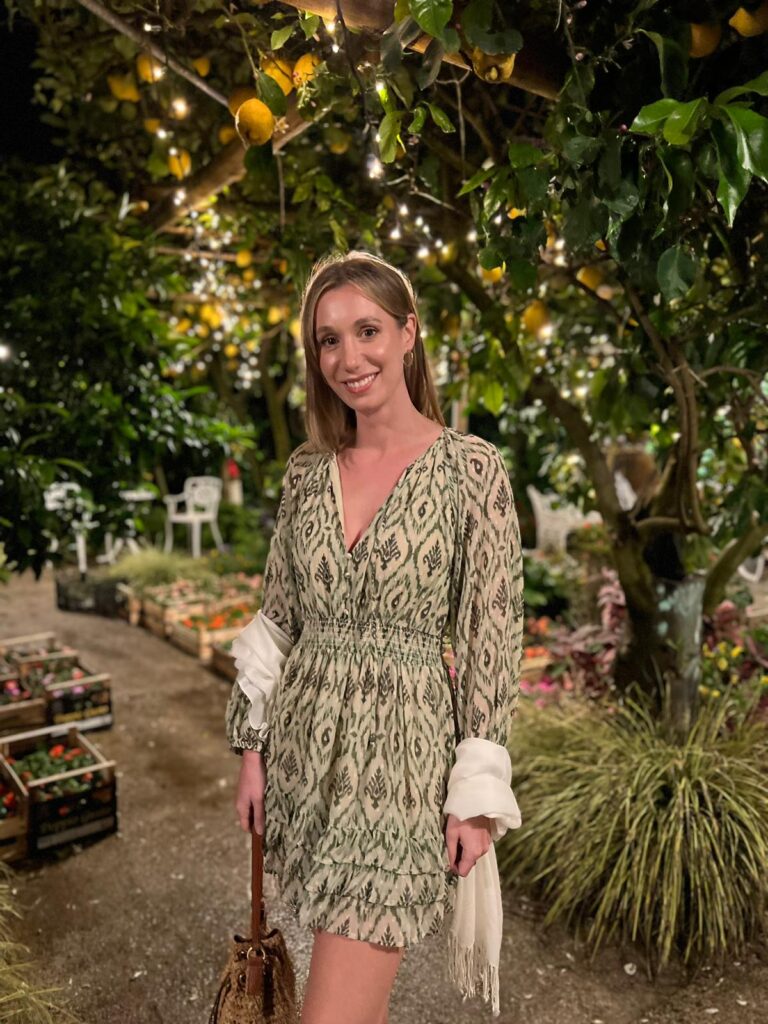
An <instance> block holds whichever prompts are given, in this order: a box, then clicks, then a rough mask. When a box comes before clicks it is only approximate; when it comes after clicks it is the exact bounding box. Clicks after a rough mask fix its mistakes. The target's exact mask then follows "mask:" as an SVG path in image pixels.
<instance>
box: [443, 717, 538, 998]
mask: <svg viewBox="0 0 768 1024" xmlns="http://www.w3.org/2000/svg"><path fill="white" fill-rule="evenodd" d="M511 781H512V763H511V761H510V757H509V751H508V750H507V749H506V747H503V746H501V744H499V743H492V742H491V741H490V740H484V739H480V738H479V737H476V736H469V737H467V739H465V740H462V741H461V743H459V744H458V746H457V747H456V762H455V764H454V766H453V768H452V770H451V774H450V776H449V778H448V796H447V798H446V801H445V806H444V808H443V813H444V814H453V815H455V816H456V817H457V818H459V820H461V821H463V820H465V819H466V818H474V817H477V816H479V815H484V816H485V817H487V818H490V819H491V840H492V842H491V846H490V847H489V849H488V852H487V853H486V854H484V855H483V856H482V857H480V858H479V860H477V861H476V862H475V865H474V867H473V868H472V870H471V871H470V872H469V874H468V875H467V876H466V877H463V878H462V877H460V878H459V880H458V884H457V888H456V902H455V904H454V910H453V920H452V922H451V928H450V934H449V936H448V952H449V958H450V968H449V969H450V974H451V979H452V980H453V981H454V982H455V983H456V985H457V986H458V988H459V991H460V992H461V994H462V995H463V996H464V998H465V999H466V998H467V997H468V996H473V995H475V993H476V991H477V989H478V987H479V989H480V993H481V995H482V997H483V999H484V1000H485V1001H486V1002H489V1001H490V1003H491V1010H492V1012H493V1016H494V1017H498V1015H499V1012H500V1010H499V957H500V954H501V933H502V927H503V915H502V906H501V885H500V882H499V871H498V868H497V866H496V851H495V849H494V846H493V843H494V842H495V841H496V840H497V839H501V837H502V836H503V835H504V833H505V832H506V831H507V829H508V828H519V827H520V823H521V817H520V811H519V809H518V806H517V801H516V800H515V795H514V793H513V792H512V790H511V788H510V783H511Z"/></svg>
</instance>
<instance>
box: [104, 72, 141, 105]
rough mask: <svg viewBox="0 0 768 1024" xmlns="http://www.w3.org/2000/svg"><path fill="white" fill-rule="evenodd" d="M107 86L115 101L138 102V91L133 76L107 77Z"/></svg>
mask: <svg viewBox="0 0 768 1024" xmlns="http://www.w3.org/2000/svg"><path fill="white" fill-rule="evenodd" d="M107 85H108V86H109V91H110V92H111V93H112V95H113V96H114V97H115V99H116V100H127V102H128V103H138V102H139V90H138V89H137V88H136V82H135V80H134V77H133V75H130V74H129V75H107Z"/></svg>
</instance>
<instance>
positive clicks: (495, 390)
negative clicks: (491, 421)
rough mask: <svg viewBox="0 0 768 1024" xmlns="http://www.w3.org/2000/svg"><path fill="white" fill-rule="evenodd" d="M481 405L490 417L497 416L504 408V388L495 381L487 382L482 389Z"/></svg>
mask: <svg viewBox="0 0 768 1024" xmlns="http://www.w3.org/2000/svg"><path fill="white" fill-rule="evenodd" d="M483 405H484V406H485V408H486V409H487V410H488V412H489V413H490V414H491V415H492V416H498V415H499V413H500V412H501V410H502V408H503V407H504V388H503V387H502V386H501V384H499V382H498V381H497V380H489V381H488V382H487V384H486V385H485V387H484V388H483Z"/></svg>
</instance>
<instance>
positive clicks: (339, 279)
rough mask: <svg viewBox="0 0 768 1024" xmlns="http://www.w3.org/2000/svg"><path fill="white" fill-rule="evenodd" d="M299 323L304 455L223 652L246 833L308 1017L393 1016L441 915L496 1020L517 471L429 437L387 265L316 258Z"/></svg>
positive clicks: (294, 460)
mask: <svg viewBox="0 0 768 1024" xmlns="http://www.w3.org/2000/svg"><path fill="white" fill-rule="evenodd" d="M301 326H302V337H303V344H304V351H305V355H306V368H307V410H306V416H307V431H308V435H309V441H307V442H304V443H303V444H301V445H299V447H298V448H297V449H296V450H295V451H294V452H293V454H292V455H291V457H290V459H289V461H288V466H287V468H286V472H285V477H284V481H283V492H282V496H281V501H280V507H279V510H278V514H277V521H276V525H275V532H274V535H273V538H272V543H271V547H270V554H269V559H268V565H267V568H266V571H265V578H264V596H263V604H262V608H261V611H260V612H259V614H258V615H257V616H256V618H255V619H254V620H253V622H252V623H250V624H249V625H248V626H247V627H246V629H245V630H243V632H242V633H241V635H240V636H239V637H238V639H237V640H236V641H235V643H234V645H233V654H234V655H235V659H236V666H237V669H238V679H237V681H236V683H235V685H234V686H233V689H232V696H231V699H230V702H229V705H228V708H227V733H228V738H229V743H230V747H231V748H232V749H233V750H234V751H235V752H237V753H241V754H243V763H242V765H241V770H240V779H239V784H238V792H237V800H236V806H237V811H238V816H239V820H240V824H241V826H242V827H243V828H244V829H246V830H247V829H248V828H249V827H250V820H251V816H253V822H254V827H255V828H256V830H257V831H258V832H259V833H262V832H263V831H264V830H265V825H266V831H265V839H264V848H265V870H267V871H271V872H274V874H275V875H276V876H277V879H278V882H279V884H280V888H281V891H282V896H283V898H284V899H285V900H286V901H287V902H288V904H289V905H290V906H291V907H292V908H293V909H294V910H295V911H296V913H297V915H298V918H299V921H300V922H302V923H304V924H306V925H308V926H309V927H311V928H312V929H313V930H314V933H315V941H314V945H313V951H312V959H311V965H310V972H309V978H308V982H307V987H306V992H305V996H304V1004H303V1010H302V1022H303V1024H326V1022H333V1024H347V1022H348V1024H385V1022H386V1020H387V1005H388V1001H389V995H390V991H391V988H392V984H393V982H394V978H395V974H396V972H397V968H398V965H399V963H400V960H401V958H402V955H403V951H404V949H405V948H406V947H408V946H411V945H413V944H415V943H417V942H420V941H421V940H422V939H424V938H425V937H426V936H428V935H430V934H433V933H436V932H438V931H439V930H440V928H441V925H442V922H443V919H444V916H445V913H446V911H447V910H449V909H451V908H453V909H454V915H453V923H452V930H451V934H450V936H449V943H450V951H451V954H452V975H453V977H454V978H455V980H457V982H458V983H459V985H460V987H461V989H462V991H463V992H465V993H471V992H472V991H474V985H475V982H476V981H477V980H479V981H480V982H481V985H482V989H483V992H484V995H485V996H486V998H488V997H491V998H492V1001H493V1006H494V1012H498V976H497V970H498V954H499V946H500V942H501V901H500V895H499V891H498V889H499V886H498V873H497V871H496V861H495V856H494V853H493V845H492V841H493V840H495V839H497V838H499V837H500V836H501V835H503V833H504V832H505V831H506V829H507V828H508V827H512V828H515V827H517V826H518V825H519V824H520V816H519V812H518V809H517V805H516V803H515V798H514V795H513V794H512V790H511V789H510V787H509V782H510V778H511V767H510V764H509V754H508V753H507V750H506V739H507V731H508V728H509V724H510V719H511V717H512V715H513V712H514V708H515V704H516V700H517V691H518V682H519V664H520V654H521V639H522V622H523V603H522V586H523V579H522V553H521V547H520V537H519V530H518V522H517V516H516V513H515V507H514V502H513V497H512V491H511V488H510V485H509V478H508V475H507V472H506V470H505V467H504V463H503V461H502V458H501V456H500V454H499V452H498V450H497V449H496V448H495V447H494V446H493V445H491V444H490V443H488V442H487V441H484V440H482V439H480V438H478V437H475V436H473V435H471V434H470V435H463V434H460V433H459V432H458V431H455V430H453V429H451V428H448V427H446V426H445V425H444V421H443V418H442V416H441V413H440V409H439V406H438V401H437V396H436V392H435V388H434V385H433V383H432V379H431V376H430V372H429V367H428V364H427V360H426V356H425V352H424V347H423V344H422V340H421V333H420V326H419V318H418V313H417V310H416V301H415V297H414V294H413V290H412V288H411V286H410V283H409V282H408V280H407V278H405V276H404V275H403V274H401V273H400V271H398V270H396V269H395V268H394V267H392V266H390V265H389V264H388V263H386V262H385V261H384V260H382V259H380V258H378V257H376V256H372V255H370V254H368V253H364V252H351V253H349V254H347V255H345V256H337V257H330V258H328V259H325V260H322V261H320V262H319V263H318V264H317V265H316V266H315V268H314V269H313V272H312V275H311V276H310V279H309V281H308V283H307V286H306V289H305V291H304V295H303V300H302V311H301ZM447 629H448V630H450V636H451V639H452V645H453V649H454V654H455V668H456V691H457V692H456V698H457V700H456V716H454V709H453V708H452V694H451V683H450V677H449V675H448V672H447V670H446V667H445V664H444V662H443V659H442V640H441V638H442V636H443V633H444V632H445V631H446V630H447ZM456 725H457V726H458V729H459V731H460V736H461V739H460V742H459V743H458V745H457V736H456V732H455V726H456ZM457 890H458V894H457ZM483 901H485V902H483ZM454 904H455V906H454Z"/></svg>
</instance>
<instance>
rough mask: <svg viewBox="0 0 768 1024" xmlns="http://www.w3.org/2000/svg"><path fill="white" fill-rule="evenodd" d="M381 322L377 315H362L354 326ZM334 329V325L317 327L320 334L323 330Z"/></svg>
mask: <svg viewBox="0 0 768 1024" xmlns="http://www.w3.org/2000/svg"><path fill="white" fill-rule="evenodd" d="M380 323H381V320H379V318H378V317H377V316H361V317H358V318H357V320H355V323H354V326H355V327H360V326H362V325H363V324H380ZM332 330H333V327H327V326H325V327H318V328H317V333H318V334H322V333H323V331H332Z"/></svg>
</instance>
